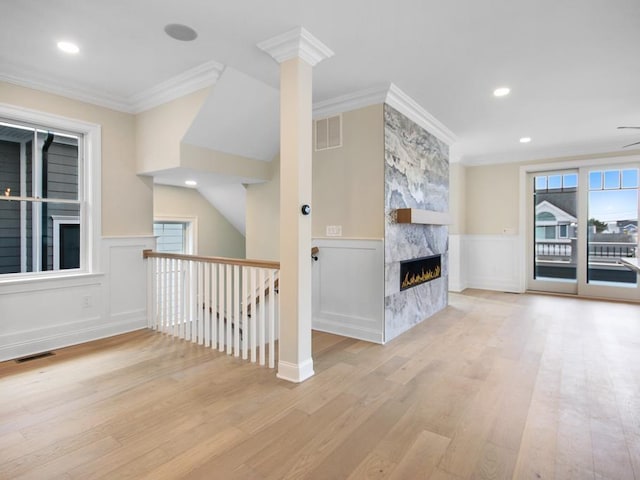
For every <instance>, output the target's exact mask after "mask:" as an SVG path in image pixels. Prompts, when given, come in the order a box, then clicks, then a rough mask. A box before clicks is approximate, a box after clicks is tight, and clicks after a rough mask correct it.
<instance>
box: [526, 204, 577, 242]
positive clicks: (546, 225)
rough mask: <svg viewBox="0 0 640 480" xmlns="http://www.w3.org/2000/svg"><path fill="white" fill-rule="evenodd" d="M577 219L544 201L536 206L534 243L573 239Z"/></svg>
mask: <svg viewBox="0 0 640 480" xmlns="http://www.w3.org/2000/svg"><path fill="white" fill-rule="evenodd" d="M576 222H577V219H576V218H575V217H574V216H572V215H571V214H569V213H567V212H565V211H564V210H562V209H561V208H559V207H557V206H556V205H554V204H552V203H551V202H549V201H547V200H544V201H542V202H540V203H539V204H538V205H536V241H545V240H548V241H553V240H558V241H563V240H565V241H567V242H569V241H570V239H571V237H575V234H576V232H575V228H576V227H575V225H576Z"/></svg>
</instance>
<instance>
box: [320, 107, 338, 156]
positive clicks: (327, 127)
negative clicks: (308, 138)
mask: <svg viewBox="0 0 640 480" xmlns="http://www.w3.org/2000/svg"><path fill="white" fill-rule="evenodd" d="M315 137H316V142H315V144H316V152H317V151H319V150H328V149H330V148H338V147H341V146H342V115H335V116H333V117H328V118H320V119H318V120H316V121H315Z"/></svg>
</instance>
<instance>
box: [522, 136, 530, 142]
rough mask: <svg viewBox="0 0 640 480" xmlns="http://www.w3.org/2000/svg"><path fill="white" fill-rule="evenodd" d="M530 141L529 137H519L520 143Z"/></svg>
mask: <svg viewBox="0 0 640 480" xmlns="http://www.w3.org/2000/svg"><path fill="white" fill-rule="evenodd" d="M530 141H531V137H522V138H521V139H520V143H529V142H530Z"/></svg>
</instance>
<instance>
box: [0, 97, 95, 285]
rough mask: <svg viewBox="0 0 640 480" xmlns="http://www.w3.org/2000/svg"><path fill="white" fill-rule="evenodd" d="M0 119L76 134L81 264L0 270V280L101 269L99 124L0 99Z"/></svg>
mask: <svg viewBox="0 0 640 480" xmlns="http://www.w3.org/2000/svg"><path fill="white" fill-rule="evenodd" d="M0 119H2V120H3V121H6V122H8V123H11V122H15V123H19V124H25V125H27V126H30V127H31V126H33V127H45V128H49V129H51V130H55V131H59V132H61V133H71V134H73V135H78V136H79V138H80V139H81V140H80V139H79V142H78V143H79V144H80V143H82V146H80V145H79V148H78V175H79V181H78V199H79V200H80V205H81V207H80V219H79V221H80V225H81V229H80V242H81V248H80V268H79V269H72V270H48V271H44V272H19V273H5V274H0V283H2V284H4V283H8V282H12V281H20V282H22V281H30V280H40V279H46V278H60V277H74V276H78V275H86V274H92V273H97V272H98V271H99V270H100V255H99V252H100V248H99V247H100V244H99V242H100V232H101V222H102V218H101V163H102V162H101V160H102V159H101V150H102V129H101V126H100V125H97V124H94V123H89V122H85V121H82V120H76V119H71V118H67V117H63V116H60V115H56V114H52V113H47V112H42V111H38V110H32V109H28V108H23V107H17V106H15V105H10V104H6V103H0Z"/></svg>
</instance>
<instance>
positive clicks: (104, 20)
mask: <svg viewBox="0 0 640 480" xmlns="http://www.w3.org/2000/svg"><path fill="white" fill-rule="evenodd" d="M0 12H2V13H1V14H0V79H5V80H10V81H12V82H17V83H21V82H23V83H28V84H31V85H39V86H41V87H43V88H51V89H53V90H55V88H58V90H60V88H59V87H64V88H66V90H67V91H68V90H69V89H72V90H73V91H74V92H77V93H78V94H83V95H85V96H86V97H90V96H91V95H95V96H98V97H100V98H103V99H104V98H107V99H111V100H113V102H114V103H120V104H122V105H126V104H127V103H128V102H129V103H130V102H131V101H132V99H135V98H139V96H140V95H141V94H144V92H147V91H151V90H152V89H153V87H155V86H157V85H158V84H161V83H163V82H167V81H168V80H170V79H172V78H174V77H176V76H178V75H180V74H181V73H183V72H185V71H187V70H190V69H194V68H197V67H199V66H200V65H202V64H205V63H207V62H209V63H210V62H211V61H215V62H218V63H220V64H222V65H227V66H231V67H233V68H235V69H236V70H238V71H240V72H244V73H246V74H248V75H251V76H253V77H255V78H257V79H259V80H261V81H263V82H265V83H267V84H269V85H271V86H274V87H277V86H278V65H277V64H276V63H275V62H274V61H273V60H272V59H271V58H270V57H269V56H268V55H267V54H265V53H264V52H262V51H260V50H259V49H258V48H257V47H256V44H257V43H259V42H261V41H263V40H265V39H268V38H271V37H273V36H275V35H277V34H280V33H283V32H285V31H288V30H290V29H292V28H294V27H296V26H304V27H305V28H306V29H307V30H308V31H309V32H311V33H312V34H313V35H314V36H316V37H317V38H318V39H320V40H321V41H322V42H323V43H325V44H326V45H327V46H328V47H329V48H331V49H332V50H333V51H334V52H335V56H333V57H332V58H330V59H328V60H325V61H323V62H321V63H320V64H319V65H318V66H316V67H315V69H314V101H315V102H319V101H323V100H327V99H330V98H333V97H336V96H339V95H343V94H347V93H351V92H356V91H359V90H364V89H367V88H371V87H372V86H379V85H385V84H388V83H389V82H393V83H394V84H396V85H397V86H398V87H399V88H400V89H402V90H403V91H404V92H406V93H407V94H408V95H409V96H411V97H412V98H413V99H414V100H415V101H417V102H418V103H419V104H420V105H421V106H423V107H424V108H425V109H426V110H427V111H429V112H430V113H431V114H432V115H433V116H435V117H436V118H437V119H438V120H440V121H441V122H442V123H443V124H444V125H446V126H447V127H448V128H449V129H450V130H452V131H453V132H454V133H455V134H456V135H457V137H458V139H459V142H458V144H457V145H456V146H455V152H456V155H457V156H459V157H460V158H461V159H462V160H463V161H465V162H468V163H481V162H482V163H484V162H503V161H512V160H523V159H534V158H544V157H551V156H560V155H566V154H580V153H595V152H602V151H615V150H619V149H620V147H622V146H623V145H625V144H628V143H632V142H634V141H640V138H639V137H640V136H639V134H638V132H637V131H636V132H633V131H618V130H616V127H617V126H618V125H640V62H639V61H638V48H639V47H640V1H638V0H562V1H559V0H535V1H531V0H530V1H523V0H484V1H478V0H456V1H437V0H385V1H382V0H348V1H345V0H324V1H319V2H309V1H301V0H270V1H264V0H234V1H226V2H222V1H216V2H213V1H211V0H185V1H181V2H177V1H175V0H135V1H132V0H109V1H104V0H56V1H52V0H19V1H18V0H0ZM168 23H183V24H187V25H189V26H191V27H193V28H194V29H195V30H197V31H198V33H199V37H198V38H197V40H195V41H194V42H190V43H184V42H178V41H176V40H173V39H171V38H169V37H168V36H166V35H165V33H164V31H163V27H164V26H165V25H166V24H168ZM60 39H70V40H73V41H75V42H77V43H78V45H79V46H80V48H81V53H80V54H79V55H78V56H76V57H69V56H66V55H64V54H62V53H61V52H59V51H58V50H57V49H56V46H55V44H56V42H57V41H58V40H60ZM502 85H508V86H510V87H511V89H512V94H511V95H510V96H508V97H506V98H501V99H497V98H494V97H493V96H492V93H491V92H492V91H493V89H494V88H495V87H498V86H502ZM523 136H530V137H532V138H533V141H532V142H531V143H529V144H526V145H521V144H520V143H519V142H518V139H519V138H520V137H523Z"/></svg>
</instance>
